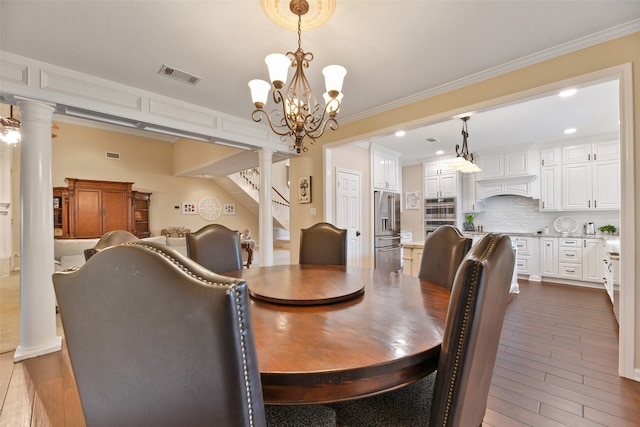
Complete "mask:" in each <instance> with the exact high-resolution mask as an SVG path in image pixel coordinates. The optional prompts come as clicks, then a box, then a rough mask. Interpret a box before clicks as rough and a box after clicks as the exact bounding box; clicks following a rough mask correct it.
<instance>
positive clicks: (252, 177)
mask: <svg viewBox="0 0 640 427" xmlns="http://www.w3.org/2000/svg"><path fill="white" fill-rule="evenodd" d="M240 177H241V179H242V181H243V183H244V184H245V185H247V186H249V187H251V188H252V189H253V190H255V191H260V170H259V169H258V168H251V169H247V170H243V171H240ZM271 190H272V192H271V211H272V212H273V215H274V216H277V217H279V218H286V219H289V210H290V208H291V206H290V203H289V200H287V198H286V197H284V196H283V195H282V194H281V193H280V192H279V191H278V190H277V189H276V188H275V187H273V186H272V187H271Z"/></svg>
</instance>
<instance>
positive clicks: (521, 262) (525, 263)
mask: <svg viewBox="0 0 640 427" xmlns="http://www.w3.org/2000/svg"><path fill="white" fill-rule="evenodd" d="M516 271H517V272H518V274H531V271H530V270H529V257H520V256H518V260H517V262H516Z"/></svg>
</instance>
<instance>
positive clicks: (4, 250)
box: [0, 141, 13, 276]
mask: <svg viewBox="0 0 640 427" xmlns="http://www.w3.org/2000/svg"><path fill="white" fill-rule="evenodd" d="M11 150H12V146H11V145H9V144H7V143H4V142H2V141H0V276H8V275H9V274H10V273H11V268H12V266H11V253H12V251H13V233H12V230H11V218H12V216H11V158H12V156H11Z"/></svg>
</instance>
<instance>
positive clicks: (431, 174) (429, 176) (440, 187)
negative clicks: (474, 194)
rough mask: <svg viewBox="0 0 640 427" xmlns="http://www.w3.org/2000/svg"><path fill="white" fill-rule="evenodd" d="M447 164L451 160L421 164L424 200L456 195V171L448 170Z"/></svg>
mask: <svg viewBox="0 0 640 427" xmlns="http://www.w3.org/2000/svg"><path fill="white" fill-rule="evenodd" d="M449 163H451V159H447V160H437V161H430V162H425V163H423V165H422V168H423V171H424V197H425V199H434V198H438V197H456V196H457V195H458V171H456V170H455V169H451V168H449V166H448V165H449Z"/></svg>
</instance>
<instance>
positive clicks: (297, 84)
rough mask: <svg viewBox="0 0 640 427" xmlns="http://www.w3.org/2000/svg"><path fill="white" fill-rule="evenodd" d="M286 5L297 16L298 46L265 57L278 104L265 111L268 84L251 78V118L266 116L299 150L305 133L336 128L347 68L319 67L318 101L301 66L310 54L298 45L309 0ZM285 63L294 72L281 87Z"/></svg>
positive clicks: (316, 133)
mask: <svg viewBox="0 0 640 427" xmlns="http://www.w3.org/2000/svg"><path fill="white" fill-rule="evenodd" d="M289 9H290V10H291V12H293V13H294V14H295V15H297V16H298V50H296V51H295V52H287V54H286V55H282V54H279V53H273V54H271V55H268V56H267V57H266V58H265V62H266V63H267V66H268V68H269V78H270V80H271V84H272V85H273V101H274V102H275V104H276V105H277V104H280V105H279V106H277V108H275V109H274V110H272V111H271V112H270V113H267V112H266V111H265V110H264V106H265V104H266V103H267V97H268V96H269V89H271V84H269V83H267V82H266V81H264V80H251V81H250V82H249V87H250V88H251V98H252V100H253V104H254V105H255V106H256V109H255V110H254V111H253V113H251V118H252V119H253V121H255V122H260V121H261V120H262V117H263V116H264V117H266V119H267V121H268V122H269V127H271V130H272V131H273V132H275V133H276V134H277V135H280V139H281V140H282V141H286V140H287V138H291V139H292V140H293V145H291V146H290V147H289V148H290V149H291V150H294V149H295V150H296V152H298V153H300V152H301V151H307V150H308V147H306V146H305V145H304V139H305V137H308V138H309V139H310V140H311V141H312V142H313V141H315V140H316V139H317V138H319V137H320V136H322V134H323V133H324V131H325V129H326V128H327V126H328V127H329V128H330V129H332V130H335V129H337V128H338V122H337V120H336V115H337V114H338V112H339V111H340V105H341V103H342V97H343V94H342V82H343V80H344V76H345V75H346V74H347V70H346V69H345V68H344V67H341V66H340V65H329V66H327V67H325V68H324V69H323V70H322V74H323V75H324V78H325V86H326V90H327V91H326V92H325V93H324V94H323V98H324V102H325V104H324V105H322V104H319V103H318V102H317V101H316V96H315V95H314V93H313V91H312V90H311V85H310V84H309V81H308V80H307V77H306V76H305V75H304V69H305V68H308V67H309V63H310V62H311V61H312V60H313V54H312V53H311V52H305V51H303V50H302V47H301V34H302V31H301V25H302V15H304V14H306V13H307V12H308V11H309V3H308V2H307V1H306V0H291V2H290V3H289ZM289 67H291V68H293V69H294V75H293V79H292V80H291V82H289V84H288V85H287V86H286V88H285V83H286V81H287V74H288V69H289ZM283 88H285V89H284V90H283Z"/></svg>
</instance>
